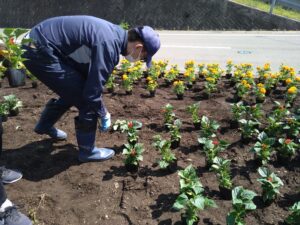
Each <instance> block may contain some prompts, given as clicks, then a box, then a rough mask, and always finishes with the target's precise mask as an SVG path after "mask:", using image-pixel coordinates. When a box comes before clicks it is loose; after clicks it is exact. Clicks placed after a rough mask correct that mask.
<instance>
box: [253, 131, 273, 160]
mask: <svg viewBox="0 0 300 225" xmlns="http://www.w3.org/2000/svg"><path fill="white" fill-rule="evenodd" d="M257 139H258V141H257V142H256V143H255V145H254V147H252V148H251V152H253V153H255V154H256V156H257V157H258V159H259V160H261V162H262V164H263V165H264V164H266V163H267V162H268V161H269V160H270V156H271V154H272V150H273V145H274V144H275V138H270V137H268V135H267V134H266V133H265V132H261V133H260V134H259V135H258V137H257Z"/></svg>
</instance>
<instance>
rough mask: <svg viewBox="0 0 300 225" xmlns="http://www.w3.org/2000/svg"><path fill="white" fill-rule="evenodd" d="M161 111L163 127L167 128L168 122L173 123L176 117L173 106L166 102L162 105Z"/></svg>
mask: <svg viewBox="0 0 300 225" xmlns="http://www.w3.org/2000/svg"><path fill="white" fill-rule="evenodd" d="M162 112H163V116H164V125H165V128H166V129H167V130H169V126H170V124H173V122H174V120H175V118H176V115H175V113H174V107H173V106H172V105H171V104H170V103H168V104H166V105H165V106H164V107H163V109H162Z"/></svg>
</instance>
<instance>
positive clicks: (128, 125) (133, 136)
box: [113, 120, 142, 144]
mask: <svg viewBox="0 0 300 225" xmlns="http://www.w3.org/2000/svg"><path fill="white" fill-rule="evenodd" d="M141 127H142V123H141V122H138V121H136V120H133V121H127V120H117V121H116V122H115V123H114V125H113V130H115V131H121V132H122V133H126V134H127V140H128V142H129V143H130V144H134V143H136V142H137V141H138V138H139V136H138V129H140V128H141Z"/></svg>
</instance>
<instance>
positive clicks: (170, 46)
mask: <svg viewBox="0 0 300 225" xmlns="http://www.w3.org/2000/svg"><path fill="white" fill-rule="evenodd" d="M161 47H162V48H196V49H226V50H230V49H231V47H227V46H226V47H225V46H192V45H162V46H161Z"/></svg>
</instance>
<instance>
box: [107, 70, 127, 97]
mask: <svg viewBox="0 0 300 225" xmlns="http://www.w3.org/2000/svg"><path fill="white" fill-rule="evenodd" d="M125 78H126V77H125ZM115 79H116V77H115V72H114V71H113V72H112V74H111V75H110V76H109V78H108V79H107V82H106V84H105V87H106V88H107V91H108V92H109V93H113V92H114V90H115V87H116V86H117V84H116V83H115Z"/></svg>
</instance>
